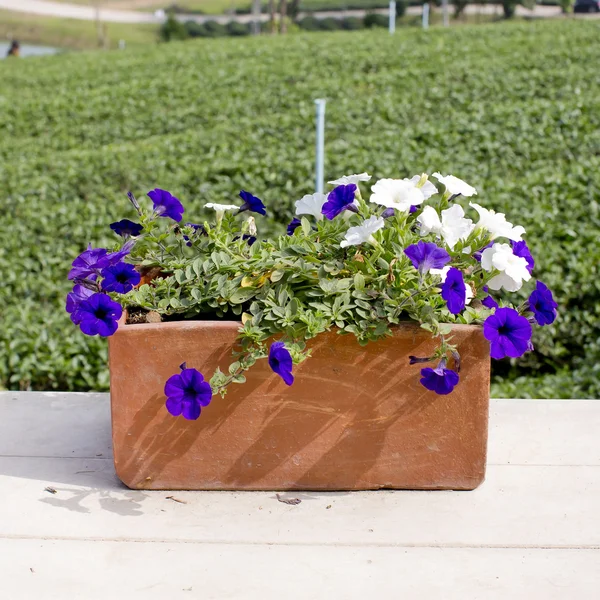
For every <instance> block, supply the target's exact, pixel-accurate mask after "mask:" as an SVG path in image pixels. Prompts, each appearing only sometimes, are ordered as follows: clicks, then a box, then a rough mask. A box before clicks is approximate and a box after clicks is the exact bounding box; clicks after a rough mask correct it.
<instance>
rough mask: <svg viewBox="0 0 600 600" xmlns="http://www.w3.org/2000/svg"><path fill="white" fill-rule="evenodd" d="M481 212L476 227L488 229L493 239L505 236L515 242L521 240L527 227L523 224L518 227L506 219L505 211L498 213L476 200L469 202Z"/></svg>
mask: <svg viewBox="0 0 600 600" xmlns="http://www.w3.org/2000/svg"><path fill="white" fill-rule="evenodd" d="M469 206H472V207H473V208H474V209H475V210H476V211H477V212H478V213H479V222H478V223H477V225H476V226H475V228H476V229H487V230H488V231H489V232H490V233H491V234H492V239H495V238H497V237H505V238H508V239H509V240H513V241H514V242H520V241H521V240H522V239H523V238H522V235H523V234H524V233H525V228H524V227H521V225H517V226H516V227H515V226H514V225H513V224H512V223H509V222H508V221H507V220H506V215H505V214H504V213H497V212H495V211H493V210H488V209H487V208H483V206H480V205H479V204H475V202H471V203H469Z"/></svg>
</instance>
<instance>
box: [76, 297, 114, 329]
mask: <svg viewBox="0 0 600 600" xmlns="http://www.w3.org/2000/svg"><path fill="white" fill-rule="evenodd" d="M122 314H123V309H122V308H121V305H120V304H117V303H116V302H113V301H112V300H111V299H110V297H109V296H107V295H106V294H100V293H95V294H92V295H91V296H90V297H89V298H88V299H87V300H83V301H82V302H80V303H79V306H78V307H77V309H76V310H75V312H73V314H72V315H71V320H72V321H73V322H74V323H76V322H77V324H78V325H79V328H80V329H81V331H83V333H85V334H86V335H100V336H102V337H108V336H109V335H112V334H113V333H114V332H115V331H116V330H117V327H118V325H117V321H118V320H119V319H120V318H121V315H122Z"/></svg>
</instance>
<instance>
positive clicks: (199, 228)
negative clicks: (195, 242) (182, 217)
mask: <svg viewBox="0 0 600 600" xmlns="http://www.w3.org/2000/svg"><path fill="white" fill-rule="evenodd" d="M185 226H186V227H191V228H192V230H193V234H192V235H194V236H195V235H206V229H204V225H199V224H198V223H185ZM183 239H184V240H185V245H186V246H191V245H192V240H191V238H190V236H189V235H184V236H183Z"/></svg>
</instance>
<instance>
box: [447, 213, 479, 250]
mask: <svg viewBox="0 0 600 600" xmlns="http://www.w3.org/2000/svg"><path fill="white" fill-rule="evenodd" d="M473 228H474V226H473V221H471V219H465V211H464V210H463V208H462V206H460V205H459V204H453V205H452V206H451V207H450V208H447V209H446V210H443V211H442V228H441V233H442V237H443V238H444V241H445V242H446V244H448V247H449V248H450V249H451V250H453V249H454V246H456V243H457V242H458V241H459V240H466V239H467V238H468V237H469V235H470V234H471V232H472V231H473Z"/></svg>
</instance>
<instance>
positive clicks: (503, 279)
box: [481, 244, 531, 292]
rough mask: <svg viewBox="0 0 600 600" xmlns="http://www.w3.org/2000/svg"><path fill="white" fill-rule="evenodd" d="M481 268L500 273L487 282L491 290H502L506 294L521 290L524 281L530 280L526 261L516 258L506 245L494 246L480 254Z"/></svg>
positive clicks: (519, 257)
mask: <svg viewBox="0 0 600 600" xmlns="http://www.w3.org/2000/svg"><path fill="white" fill-rule="evenodd" d="M481 267H482V268H483V270H484V271H488V272H491V271H493V270H494V269H497V270H498V271H500V274H498V275H495V276H494V277H492V278H491V279H490V280H489V281H488V287H489V288H490V289H491V290H499V289H501V288H504V289H505V290H506V291H508V292H516V291H518V290H520V289H521V287H522V286H523V282H524V281H529V280H530V279H531V274H530V273H529V269H528V264H527V260H526V259H525V258H523V257H521V256H516V255H515V254H514V253H513V250H512V248H511V247H510V246H509V245H508V244H494V245H493V246H492V247H491V248H486V249H485V250H484V251H483V252H482V253H481Z"/></svg>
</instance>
